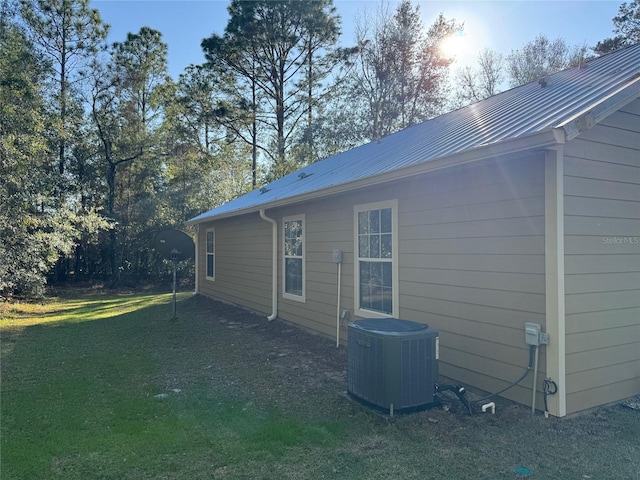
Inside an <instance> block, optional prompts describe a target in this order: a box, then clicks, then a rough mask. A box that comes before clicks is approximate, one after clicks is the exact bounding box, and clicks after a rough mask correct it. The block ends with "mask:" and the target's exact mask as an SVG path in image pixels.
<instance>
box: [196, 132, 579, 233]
mask: <svg viewBox="0 0 640 480" xmlns="http://www.w3.org/2000/svg"><path fill="white" fill-rule="evenodd" d="M565 139H566V133H565V130H564V129H562V128H550V129H547V130H543V131H540V132H536V133H533V134H529V135H524V136H521V137H517V138H513V139H509V140H505V141H501V142H497V143H493V144H489V145H481V146H479V147H476V148H473V149H470V150H465V151H463V152H458V153H454V154H450V155H445V156H442V157H438V158H434V159H429V160H428V161H424V162H422V163H419V164H417V165H412V166H409V167H404V168H400V169H397V170H393V171H390V172H385V173H381V174H379V175H375V176H372V177H368V178H364V179H360V180H357V181H354V182H348V183H343V184H340V185H335V186H332V187H328V188H323V189H320V190H315V191H312V192H307V193H303V194H300V195H296V196H293V197H288V198H283V199H279V200H274V201H272V202H266V203H262V204H259V205H252V206H250V207H247V208H243V209H238V210H233V211H230V212H225V213H222V214H219V215H212V216H205V217H202V216H199V217H195V218H193V219H192V220H189V221H188V222H187V225H195V224H199V223H204V222H211V221H213V220H222V219H225V218H231V217H237V216H240V215H247V214H250V213H256V212H259V211H260V210H263V209H264V210H266V209H273V208H278V207H283V206H286V205H291V204H293V203H300V202H305V201H309V200H316V199H319V198H323V197H327V196H330V195H336V194H339V193H345V192H348V191H351V190H356V189H359V188H364V187H370V186H374V185H378V184H380V183H384V182H389V181H392V180H400V179H403V178H407V177H411V176H413V175H417V174H420V173H427V172H431V171H435V170H441V169H443V168H448V167H452V166H455V165H464V164H467V163H472V162H477V161H481V160H486V159H489V158H492V157H498V156H504V155H510V154H514V153H519V152H522V151H525V150H539V149H544V148H551V147H554V146H556V145H560V144H564V143H565Z"/></svg>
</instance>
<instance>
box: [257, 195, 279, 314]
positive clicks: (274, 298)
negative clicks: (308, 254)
mask: <svg viewBox="0 0 640 480" xmlns="http://www.w3.org/2000/svg"><path fill="white" fill-rule="evenodd" d="M260 218H261V219H262V220H264V221H265V222H269V223H270V224H271V237H272V240H271V249H272V252H271V259H272V261H271V315H269V316H268V317H267V320H269V321H270V322H271V321H272V320H275V318H276V317H277V316H278V222H276V221H275V220H274V219H273V218H269V217H267V216H266V215H265V214H264V208H261V209H260Z"/></svg>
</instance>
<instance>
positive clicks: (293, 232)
mask: <svg viewBox="0 0 640 480" xmlns="http://www.w3.org/2000/svg"><path fill="white" fill-rule="evenodd" d="M282 223H283V235H282V238H283V242H284V245H283V262H284V264H283V268H282V272H283V276H284V279H283V280H284V281H283V282H282V283H283V292H282V296H283V297H284V298H288V299H290V300H298V301H300V302H304V301H305V281H304V280H305V278H304V277H305V262H304V248H305V246H304V233H305V232H304V229H305V224H304V215H301V216H295V217H285V218H283V220H282Z"/></svg>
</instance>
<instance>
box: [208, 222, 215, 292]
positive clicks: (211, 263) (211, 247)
mask: <svg viewBox="0 0 640 480" xmlns="http://www.w3.org/2000/svg"><path fill="white" fill-rule="evenodd" d="M206 243H207V255H206V257H207V280H215V278H216V231H215V230H214V229H213V228H211V229H209V230H207V242H206Z"/></svg>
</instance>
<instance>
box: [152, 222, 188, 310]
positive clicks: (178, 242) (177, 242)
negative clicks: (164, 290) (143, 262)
mask: <svg viewBox="0 0 640 480" xmlns="http://www.w3.org/2000/svg"><path fill="white" fill-rule="evenodd" d="M154 247H155V249H156V251H157V252H158V253H159V254H160V255H161V256H162V257H164V258H165V259H167V260H171V263H172V264H173V289H172V290H173V316H172V319H174V320H175V318H176V302H177V300H176V287H177V282H176V270H177V266H178V261H179V260H189V259H192V258H194V257H195V246H194V243H193V240H192V239H191V237H190V236H189V235H188V234H186V233H185V232H183V231H182V230H177V229H175V228H170V229H167V230H162V231H161V232H159V233H158V234H157V235H156V237H155V239H154Z"/></svg>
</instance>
